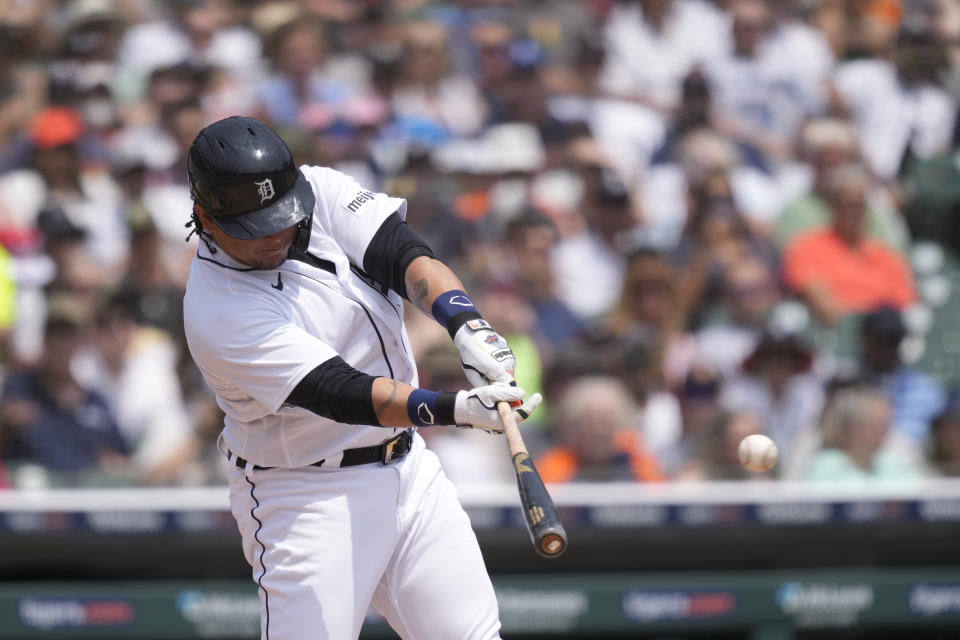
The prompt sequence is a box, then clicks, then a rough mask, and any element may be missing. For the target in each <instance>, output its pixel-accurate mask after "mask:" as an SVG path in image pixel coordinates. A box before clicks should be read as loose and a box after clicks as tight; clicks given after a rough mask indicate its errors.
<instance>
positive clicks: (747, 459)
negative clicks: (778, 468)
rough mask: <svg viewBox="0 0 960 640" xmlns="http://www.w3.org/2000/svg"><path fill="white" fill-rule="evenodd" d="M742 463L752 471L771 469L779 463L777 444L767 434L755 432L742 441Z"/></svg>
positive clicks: (740, 451)
mask: <svg viewBox="0 0 960 640" xmlns="http://www.w3.org/2000/svg"><path fill="white" fill-rule="evenodd" d="M737 453H738V455H739V456H740V464H742V465H743V466H744V467H746V468H747V469H750V471H769V470H770V469H773V466H774V465H775V464H777V445H775V444H774V443H773V440H771V439H770V438H768V437H767V436H764V435H760V434H759V433H754V434H753V435H749V436H747V437H746V438H744V439H743V440H741V441H740V446H739V447H738V448H737Z"/></svg>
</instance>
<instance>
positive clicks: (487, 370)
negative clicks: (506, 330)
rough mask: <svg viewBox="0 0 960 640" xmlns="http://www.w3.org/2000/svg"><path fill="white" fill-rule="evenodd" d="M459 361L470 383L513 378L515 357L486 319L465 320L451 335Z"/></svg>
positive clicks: (486, 383) (480, 383) (510, 380)
mask: <svg viewBox="0 0 960 640" xmlns="http://www.w3.org/2000/svg"><path fill="white" fill-rule="evenodd" d="M453 344H455V345H456V347H457V349H458V350H459V351H460V364H462V365H463V372H464V373H465V374H466V375H467V380H469V381H470V384H471V385H473V386H474V387H481V386H484V385H488V384H490V383H492V382H513V379H514V375H515V372H516V369H517V359H516V358H515V357H514V355H513V351H512V350H511V349H510V347H509V346H508V345H507V341H506V340H504V339H503V336H501V335H500V334H499V333H497V332H496V331H494V330H493V329H492V328H490V325H489V324H488V323H487V322H486V320H482V319H480V318H477V319H475V320H468V321H467V322H466V323H464V325H463V326H462V327H460V328H459V329H457V332H456V333H455V334H454V335H453Z"/></svg>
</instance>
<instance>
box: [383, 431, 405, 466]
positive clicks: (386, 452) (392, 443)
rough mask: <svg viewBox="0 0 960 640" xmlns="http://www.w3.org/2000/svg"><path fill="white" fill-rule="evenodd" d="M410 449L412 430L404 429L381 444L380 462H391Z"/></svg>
mask: <svg viewBox="0 0 960 640" xmlns="http://www.w3.org/2000/svg"><path fill="white" fill-rule="evenodd" d="M408 451H410V432H409V431H404V432H403V433H401V434H399V435H397V436H396V437H394V438H390V439H389V440H387V441H386V442H384V443H383V444H381V445H380V463H381V464H391V463H392V462H395V461H396V460H399V459H400V458H402V457H403V456H405V455H406V454H407V452H408Z"/></svg>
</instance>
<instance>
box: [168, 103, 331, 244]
mask: <svg viewBox="0 0 960 640" xmlns="http://www.w3.org/2000/svg"><path fill="white" fill-rule="evenodd" d="M187 173H188V174H189V176H190V193H191V195H192V196H193V199H194V201H195V202H197V203H198V204H199V205H200V206H201V207H203V209H204V210H205V211H206V212H207V213H209V214H210V216H211V217H212V218H213V220H214V222H216V224H217V226H218V227H220V229H222V230H223V232H224V233H226V234H227V235H228V236H230V237H231V238H239V239H244V240H246V239H251V238H263V237H264V236H269V235H272V234H274V233H277V232H279V231H283V230H284V229H287V228H289V227H292V226H293V225H295V224H299V223H301V222H303V221H304V220H307V221H308V222H309V218H310V216H311V214H312V213H313V206H314V204H315V202H316V197H315V196H314V194H313V189H311V187H310V183H309V182H307V179H306V178H305V177H304V175H303V173H302V172H301V171H300V170H299V169H298V168H297V166H296V164H294V162H293V154H291V153H290V149H289V148H288V147H287V145H286V144H285V143H284V142H283V140H281V139H280V136H278V135H277V134H276V133H275V132H274V131H273V130H272V129H270V127H268V126H266V125H265V124H263V123H262V122H260V121H258V120H254V119H253V118H247V117H243V116H231V117H229V118H224V119H223V120H219V121H217V122H214V123H213V124H211V125H210V126H208V127H206V128H204V129H203V130H202V131H200V133H198V134H197V137H196V138H194V140H193V144H191V145H190V152H189V154H188V155H187Z"/></svg>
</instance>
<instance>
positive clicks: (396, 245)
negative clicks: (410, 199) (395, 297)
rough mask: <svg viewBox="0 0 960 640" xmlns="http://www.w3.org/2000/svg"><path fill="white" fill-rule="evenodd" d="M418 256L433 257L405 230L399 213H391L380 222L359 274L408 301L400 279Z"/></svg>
mask: <svg viewBox="0 0 960 640" xmlns="http://www.w3.org/2000/svg"><path fill="white" fill-rule="evenodd" d="M419 256H430V257H433V251H431V250H430V247H429V246H428V245H427V243H426V242H425V241H424V240H423V238H421V237H420V236H419V235H417V233H416V232H415V231H414V230H413V229H411V228H410V227H409V226H407V223H405V222H404V221H403V219H402V218H400V214H399V213H393V214H391V215H390V217H389V218H387V219H386V220H384V221H383V224H382V225H380V228H379V229H378V230H377V232H376V234H374V236H373V239H372V240H370V244H369V245H367V250H366V252H365V253H364V254H363V270H364V272H366V275H367V276H369V277H370V278H372V279H373V280H374V281H375V282H377V283H379V284H380V285H382V286H384V287H386V288H388V289H393V290H394V291H396V292H397V293H399V294H400V295H401V296H403V297H404V298H407V299H408V300H409V298H408V297H407V285H406V282H405V281H404V275H405V274H406V272H407V267H408V266H409V265H410V263H411V262H413V260H414V258H417V257H419Z"/></svg>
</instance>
